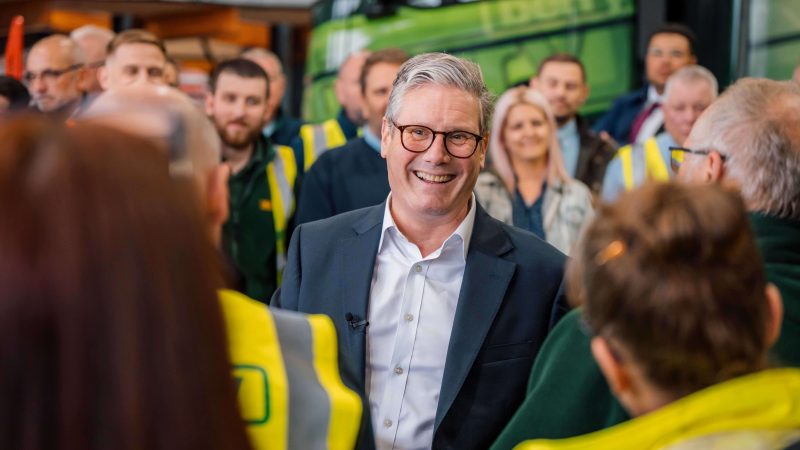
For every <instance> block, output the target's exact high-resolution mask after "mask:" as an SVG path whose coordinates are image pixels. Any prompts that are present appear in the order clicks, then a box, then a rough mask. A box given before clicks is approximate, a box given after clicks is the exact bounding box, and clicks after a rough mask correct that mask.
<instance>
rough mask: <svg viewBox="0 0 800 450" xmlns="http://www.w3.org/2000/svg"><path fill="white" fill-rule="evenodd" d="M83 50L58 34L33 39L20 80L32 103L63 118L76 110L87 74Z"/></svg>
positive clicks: (42, 110) (43, 110) (40, 109)
mask: <svg viewBox="0 0 800 450" xmlns="http://www.w3.org/2000/svg"><path fill="white" fill-rule="evenodd" d="M85 63H86V59H85V56H84V54H83V51H82V50H81V49H80V47H79V46H78V44H76V43H75V41H73V40H72V39H70V38H69V37H67V36H64V35H62V34H55V35H52V36H48V37H46V38H44V39H41V40H40V41H38V42H36V43H35V44H34V45H33V47H32V48H31V50H30V51H29V52H28V58H27V60H26V61H25V73H23V75H22V80H23V82H24V83H25V85H26V86H27V88H28V92H30V94H31V100H32V103H33V105H34V106H35V107H36V109H38V110H39V111H41V112H45V113H53V114H57V115H59V116H62V117H64V118H67V117H69V116H72V115H73V114H74V113H75V111H77V110H78V108H79V107H80V104H81V98H82V96H83V86H84V85H85V82H86V81H85V80H86V78H87V76H88V73H87V72H86V68H85Z"/></svg>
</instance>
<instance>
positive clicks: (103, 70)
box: [97, 60, 109, 91]
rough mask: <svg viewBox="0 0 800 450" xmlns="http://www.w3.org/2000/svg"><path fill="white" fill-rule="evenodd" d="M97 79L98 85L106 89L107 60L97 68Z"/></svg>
mask: <svg viewBox="0 0 800 450" xmlns="http://www.w3.org/2000/svg"><path fill="white" fill-rule="evenodd" d="M97 81H99V82H100V87H101V88H103V90H104V91H107V90H108V87H109V86H108V60H106V63H105V64H103V65H102V66H100V67H98V68H97Z"/></svg>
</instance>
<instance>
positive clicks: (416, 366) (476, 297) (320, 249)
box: [273, 53, 565, 449]
mask: <svg viewBox="0 0 800 450" xmlns="http://www.w3.org/2000/svg"><path fill="white" fill-rule="evenodd" d="M491 108H492V106H491V99H490V95H489V93H488V91H487V89H486V85H485V84H484V81H483V76H482V74H481V72H480V68H479V67H478V66H477V65H476V64H474V63H472V62H469V61H466V60H463V59H460V58H457V57H454V56H450V55H446V54H442V53H430V54H423V55H419V56H416V57H414V58H412V59H410V60H408V61H407V62H406V63H404V64H403V65H402V66H401V68H400V71H399V73H398V74H397V78H396V79H395V81H394V84H393V88H392V92H391V94H390V97H389V104H388V107H387V110H386V114H385V117H384V118H383V121H382V126H381V156H383V157H384V158H385V159H386V165H387V169H388V178H389V186H390V188H391V192H390V193H389V195H388V198H387V199H386V201H384V202H383V203H382V204H380V205H378V206H373V207H369V208H364V209H360V210H356V211H351V212H347V213H344V214H340V215H337V216H333V217H331V218H328V219H325V220H320V221H316V222H310V223H307V224H303V225H300V226H299V227H298V228H297V229H296V231H295V234H294V236H293V237H292V241H291V245H290V248H289V255H288V264H287V267H286V272H285V273H284V277H283V285H282V287H281V289H280V290H279V291H278V292H277V293H276V294H275V296H274V297H273V302H274V304H277V305H279V306H281V307H283V308H287V309H292V310H300V311H303V312H308V313H322V314H327V315H329V316H330V317H331V318H332V319H333V322H334V324H335V325H336V329H337V332H338V335H339V337H340V342H341V347H340V351H341V355H342V357H341V359H340V360H341V370H342V373H343V379H344V381H345V383H346V384H347V385H348V386H350V387H351V388H353V389H354V390H356V391H357V392H360V393H363V394H364V395H365V396H366V399H367V401H368V407H369V411H370V414H369V415H366V414H365V418H367V417H368V418H371V421H369V420H368V421H367V422H366V423H365V426H363V427H362V430H361V434H360V438H359V447H358V448H373V447H377V448H378V449H392V448H398V449H421V448H459V449H473V448H474V449H483V448H487V447H488V446H489V445H490V444H491V442H492V441H493V440H494V438H495V437H496V436H497V434H498V433H499V432H500V430H501V429H502V427H503V426H504V425H505V423H506V422H507V421H508V420H509V419H510V417H511V414H512V413H513V411H514V409H515V408H516V406H517V405H519V403H520V402H521V400H522V398H523V397H524V394H525V385H526V383H527V377H528V374H529V371H530V368H531V364H532V362H533V359H534V358H535V357H536V354H537V353H538V351H539V347H540V345H541V343H542V341H543V340H544V338H545V336H546V335H547V333H548V331H549V329H550V326H551V325H552V324H553V323H554V322H555V321H556V320H558V319H559V318H560V316H561V315H562V313H563V312H564V306H563V303H562V302H563V299H562V291H561V282H562V276H563V265H564V262H565V257H564V255H563V254H561V253H560V252H559V251H557V250H556V249H554V248H553V247H551V246H550V245H548V244H546V243H544V242H543V241H541V240H539V239H536V238H535V237H534V236H533V235H531V234H529V233H527V232H524V231H522V230H519V229H516V228H513V227H511V226H507V225H505V224H502V223H500V222H498V221H496V220H494V219H492V218H490V217H489V216H488V215H487V214H486V212H485V211H484V210H483V209H482V208H481V207H480V205H479V204H478V203H477V202H476V201H475V196H474V194H473V192H472V191H473V188H474V187H475V182H476V180H477V177H478V172H479V171H480V170H481V168H482V167H483V164H484V159H485V155H486V142H487V137H488V129H489V126H490V120H489V119H490V115H491ZM373 430H374V433H373Z"/></svg>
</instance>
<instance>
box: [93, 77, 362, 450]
mask: <svg viewBox="0 0 800 450" xmlns="http://www.w3.org/2000/svg"><path fill="white" fill-rule="evenodd" d="M80 120H82V121H93V122H100V123H103V124H106V125H110V126H114V127H117V128H120V129H122V130H123V131H127V132H129V133H133V134H137V135H140V136H144V137H148V138H152V139H155V140H156V141H157V142H160V143H162V144H163V145H164V147H165V149H166V150H168V151H169V154H170V171H171V172H172V173H173V175H174V176H175V177H176V178H179V177H190V178H189V179H192V178H193V179H194V180H195V181H196V182H197V187H198V191H197V192H198V195H199V201H200V204H201V205H206V210H205V218H206V226H207V227H208V233H209V237H210V238H211V240H212V242H213V243H214V244H215V245H216V246H217V248H219V246H220V235H221V231H222V224H223V223H224V222H225V220H226V219H227V216H228V184H227V180H228V175H229V173H230V169H229V168H228V166H227V165H224V164H221V163H220V159H221V151H222V150H221V149H222V146H221V143H220V139H219V137H218V135H217V131H216V129H215V128H214V126H213V125H212V124H211V122H210V121H209V120H208V118H207V117H206V116H205V115H204V114H203V113H202V112H201V110H200V109H198V108H197V107H196V106H195V105H194V104H193V103H192V101H191V100H190V99H189V97H188V96H186V95H185V94H183V93H182V92H180V91H178V90H177V89H174V88H171V87H168V86H155V85H149V84H139V85H132V86H123V87H119V88H114V89H111V90H109V91H107V92H105V93H103V94H101V95H100V96H99V97H98V98H97V99H96V100H95V102H94V103H92V105H91V106H90V107H89V108H88V110H87V111H86V112H85V113H84V114H83V115H82V116H81V119H80ZM131 188H132V189H135V188H136V186H131ZM219 298H220V305H221V309H222V313H223V316H224V319H225V325H226V328H227V332H228V348H229V354H230V357H231V360H232V363H233V364H232V372H233V377H234V379H235V380H236V385H237V390H238V393H239V402H240V403H241V404H242V408H241V411H242V416H243V419H245V422H246V423H247V427H248V434H249V436H250V442H251V444H252V447H253V449H254V450H268V449H272V448H275V442H286V443H287V448H353V447H354V445H355V441H356V435H357V433H358V429H359V424H360V421H361V412H362V409H363V405H362V402H361V400H360V399H359V397H358V395H356V394H355V393H354V392H352V391H351V390H349V389H347V388H345V386H344V384H343V383H342V381H341V379H340V378H339V372H338V369H337V343H336V332H335V329H334V326H333V324H332V323H331V322H330V319H328V318H327V317H325V316H308V315H305V314H301V313H296V312H291V311H281V310H270V309H269V308H267V307H266V306H265V305H264V304H262V303H259V302H256V301H255V300H252V299H250V298H248V297H246V296H244V295H242V294H240V293H238V292H235V291H232V290H227V289H224V290H221V291H220V292H219ZM311 343H313V347H312V346H311ZM320 349H322V350H323V351H318V350H320ZM265 355H266V356H265ZM287 374H289V375H290V377H288V378H287ZM187 376H189V377H190V376H191V374H187ZM324 377H328V378H330V380H329V381H331V382H330V383H321V382H320V380H322V379H323V378H324ZM264 392H270V394H271V395H272V394H275V395H277V396H280V398H283V399H284V400H285V401H284V402H279V403H274V402H269V403H265V400H264ZM264 411H268V413H265V412H264ZM290 411H291V412H292V414H290V413H289V412H290ZM281 423H283V424H284V426H279V425H280V424H281ZM287 425H288V426H287ZM332 427H335V429H336V432H335V433H331V432H329V430H330V429H332Z"/></svg>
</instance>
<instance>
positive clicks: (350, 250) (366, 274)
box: [335, 202, 386, 392]
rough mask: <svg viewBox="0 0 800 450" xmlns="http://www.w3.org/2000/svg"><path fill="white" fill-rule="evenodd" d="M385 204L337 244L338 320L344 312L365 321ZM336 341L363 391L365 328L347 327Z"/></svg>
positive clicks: (374, 208)
mask: <svg viewBox="0 0 800 450" xmlns="http://www.w3.org/2000/svg"><path fill="white" fill-rule="evenodd" d="M385 205H386V203H385V202H384V203H382V204H381V205H379V206H375V207H373V208H371V210H370V211H369V212H367V214H365V215H364V217H362V218H361V219H360V220H358V221H357V222H355V223H354V224H353V231H355V235H354V236H352V237H348V238H345V239H342V240H341V241H340V242H339V252H338V253H339V258H338V261H336V268H335V270H336V271H337V272H338V275H337V276H338V277H339V280H340V283H341V297H340V299H341V300H340V304H341V306H342V318H344V317H345V316H346V315H347V314H348V313H349V314H352V315H353V320H356V321H361V320H366V318H367V305H368V303H369V291H370V287H371V285H372V272H373V269H374V267H375V257H376V255H377V253H378V241H379V240H380V235H381V224H382V223H383V211H384V208H385ZM339 320H341V318H339ZM340 339H341V340H342V343H343V344H344V346H346V347H347V354H349V355H352V357H353V358H354V363H355V364H354V370H355V373H354V374H353V376H355V377H356V380H355V381H356V383H357V385H358V387H360V388H361V392H363V390H364V375H365V372H364V365H365V358H366V344H365V343H366V327H359V328H356V329H353V328H351V327H349V326H347V327H346V332H345V333H344V336H340Z"/></svg>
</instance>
